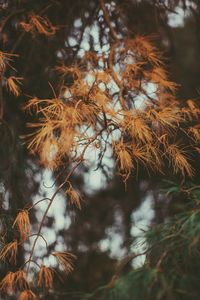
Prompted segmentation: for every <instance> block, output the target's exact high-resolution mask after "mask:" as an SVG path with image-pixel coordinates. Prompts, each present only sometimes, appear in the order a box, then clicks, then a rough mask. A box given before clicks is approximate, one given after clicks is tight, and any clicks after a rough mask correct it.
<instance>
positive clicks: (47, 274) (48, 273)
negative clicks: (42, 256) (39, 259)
mask: <svg viewBox="0 0 200 300" xmlns="http://www.w3.org/2000/svg"><path fill="white" fill-rule="evenodd" d="M53 276H54V270H53V269H51V268H48V267H45V266H44V265H42V266H41V268H40V271H39V273H38V281H37V284H38V286H39V287H41V288H42V287H45V288H47V289H50V288H52V287H53Z"/></svg>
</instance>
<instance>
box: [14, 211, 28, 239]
mask: <svg viewBox="0 0 200 300" xmlns="http://www.w3.org/2000/svg"><path fill="white" fill-rule="evenodd" d="M13 227H17V229H18V231H19V233H20V237H21V240H22V241H25V240H26V239H27V237H28V235H29V232H30V220H29V214H28V211H27V210H22V211H20V212H19V213H18V215H17V217H16V219H15V221H14V223H13Z"/></svg>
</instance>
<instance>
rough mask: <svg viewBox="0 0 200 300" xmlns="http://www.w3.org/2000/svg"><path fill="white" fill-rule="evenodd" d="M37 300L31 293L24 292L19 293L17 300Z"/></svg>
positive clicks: (28, 291) (29, 291)
mask: <svg viewBox="0 0 200 300" xmlns="http://www.w3.org/2000/svg"><path fill="white" fill-rule="evenodd" d="M38 299H39V298H38V297H37V296H36V295H35V294H34V293H33V292H32V291H31V290H25V291H23V292H21V293H20V295H19V297H18V300H38Z"/></svg>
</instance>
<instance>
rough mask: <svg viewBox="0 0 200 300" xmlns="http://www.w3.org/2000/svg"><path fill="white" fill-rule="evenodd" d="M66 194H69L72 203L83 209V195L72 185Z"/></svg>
mask: <svg viewBox="0 0 200 300" xmlns="http://www.w3.org/2000/svg"><path fill="white" fill-rule="evenodd" d="M66 194H67V195H68V196H69V199H70V202H71V204H74V205H75V206H76V207H77V208H79V209H81V197H80V195H79V193H78V192H77V191H76V190H74V189H73V188H72V186H70V187H69V188H68V189H67V190H66Z"/></svg>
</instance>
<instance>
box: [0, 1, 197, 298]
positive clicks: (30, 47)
mask: <svg viewBox="0 0 200 300" xmlns="http://www.w3.org/2000/svg"><path fill="white" fill-rule="evenodd" d="M48 2H49V1H45V3H40V2H39V1H38V2H35V4H34V3H32V2H29V3H28V2H26V1H24V3H22V2H21V3H17V2H16V3H15V5H14V7H11V6H10V4H9V3H8V2H7V1H5V2H4V4H3V6H2V11H6V17H5V18H4V19H2V20H3V21H2V32H3V35H2V43H3V51H2V52H1V74H2V86H3V95H8V93H11V94H13V96H11V95H9V97H8V96H7V97H8V99H9V100H8V103H7V102H5V101H4V104H3V105H2V106H1V107H2V108H4V111H5V112H6V109H7V110H8V108H10V107H11V103H13V102H14V103H16V99H15V97H16V96H20V99H21V103H24V104H23V107H24V109H25V111H27V114H26V120H24V122H22V124H21V127H22V131H21V132H23V134H24V126H25V124H24V123H28V134H27V135H26V137H28V144H27V148H28V150H29V151H31V153H32V154H34V156H29V155H30V154H28V153H26V155H27V156H28V157H31V161H32V162H31V164H32V165H31V166H30V168H31V169H32V171H34V172H35V170H36V172H37V171H38V167H39V168H40V167H41V166H42V167H45V168H50V169H52V170H53V172H54V175H55V179H56V181H55V184H56V188H55V190H54V191H53V192H52V195H51V196H50V197H46V196H45V197H44V198H42V199H40V200H39V201H38V202H37V203H34V204H32V203H31V202H28V203H26V206H25V207H24V205H23V203H21V202H18V200H16V201H14V198H13V194H12V187H10V186H9V185H8V186H7V187H6V188H7V189H8V191H9V203H11V202H12V201H14V202H16V203H17V207H16V209H15V210H14V211H13V205H11V210H12V214H10V216H11V220H9V223H10V224H12V228H13V229H14V230H13V229H12V228H11V230H9V231H7V223H5V218H3V214H2V220H3V221H2V232H3V240H2V244H3V245H2V249H1V253H0V257H1V259H2V260H6V259H8V260H9V262H10V263H11V265H13V264H14V263H15V262H17V266H16V268H14V270H12V272H10V273H7V275H5V276H4V277H3V279H2V282H1V290H2V291H3V292H4V293H5V294H7V295H8V294H10V293H11V294H12V293H13V292H17V293H19V299H34V298H35V297H36V296H35V293H36V289H37V288H38V287H39V288H41V287H42V285H45V286H46V289H48V288H50V290H51V289H52V287H53V281H54V280H56V279H54V277H56V276H55V275H56V272H57V271H55V270H54V269H53V268H52V267H49V266H45V265H43V264H40V259H39V263H38V258H37V253H36V256H35V247H36V245H37V242H38V240H39V239H40V238H41V239H43V240H44V242H45V243H46V240H45V238H44V237H43V235H42V230H43V227H44V226H45V224H46V220H48V218H47V217H48V212H49V209H50V208H51V205H52V203H53V202H54V201H56V197H57V195H58V193H65V195H66V197H67V198H68V201H69V203H70V204H71V205H72V206H73V205H74V206H75V207H77V208H78V209H79V208H80V207H81V195H80V190H81V188H82V186H83V184H82V180H81V179H80V176H79V173H80V172H82V173H84V171H85V170H87V169H88V166H87V164H85V162H86V161H90V160H89V155H90V154H88V153H89V151H96V153H97V155H98V156H97V157H98V159H96V161H95V167H96V168H97V169H101V170H102V172H103V173H104V174H105V175H106V176H108V171H109V165H106V164H105V160H104V158H105V157H106V155H112V162H113V164H115V162H116V166H115V167H114V168H111V169H112V173H111V175H110V176H113V175H114V171H113V170H115V171H116V172H118V173H119V175H120V176H121V177H122V180H123V181H124V183H125V185H127V186H128V183H129V182H131V181H130V178H132V176H134V177H135V178H137V179H139V180H141V179H144V178H145V179H146V178H148V175H149V174H150V175H151V176H152V177H153V178H154V181H155V182H156V180H157V183H158V182H159V181H158V176H159V177H160V176H161V177H167V178H169V179H173V178H174V177H173V176H172V172H173V173H174V174H177V175H176V176H178V178H179V179H180V180H182V181H185V180H188V178H190V177H192V176H194V172H195V164H194V158H195V159H199V158H198V154H199V152H198V147H199V144H198V143H199V128H198V119H199V107H198V105H197V104H196V103H195V101H192V100H188V101H187V102H186V103H185V104H182V103H181V104H180V102H178V101H177V99H176V92H177V88H178V86H177V85H176V84H175V83H174V82H173V81H171V80H169V76H168V73H167V71H166V69H165V67H164V59H163V57H162V54H161V51H160V50H158V46H156V45H155V43H156V42H155V41H153V38H152V37H149V36H144V35H141V34H140V32H139V31H140V30H138V32H137V34H136V33H134V35H133V34H132V33H131V31H130V28H131V26H130V19H129V18H130V16H129V8H130V11H131V9H132V4H131V2H129V1H126V2H125V3H124V5H122V6H120V5H118V3H115V2H111V3H107V5H106V4H105V3H104V1H100V2H93V1H91V2H90V4H89V5H88V2H84V1H83V2H79V1H77V3H76V4H73V5H72V3H71V2H70V1H69V2H68V1H60V2H50V3H48ZM178 2H179V1H178ZM178 2H176V1H172V2H170V3H169V6H166V5H165V4H158V3H157V2H154V1H153V2H152V3H150V6H149V7H150V8H151V9H152V8H153V7H154V8H156V9H158V10H160V12H162V16H163V9H164V14H165V16H167V15H168V13H169V10H171V9H172V10H173V9H175V8H176V7H177V6H178V5H180V4H179V3H178ZM182 4H184V1H183V2H182ZM190 4H192V5H196V4H195V2H193V1H191V3H190ZM134 5H136V3H134V4H133V6H134ZM141 5H144V6H148V4H147V2H145V1H144V2H143V3H142V4H141ZM69 7H71V9H72V11H73V13H71V12H68V13H66V11H65V10H64V8H69ZM119 8H120V9H119ZM127 8H128V9H127ZM66 14H68V16H69V19H70V20H72V19H73V20H75V21H76V22H77V23H75V25H74V27H73V26H71V28H70V26H68V27H66V26H65V25H64V24H66V23H65V22H66V19H67V17H66V16H67V15H66ZM78 16H79V17H80V19H78ZM68 22H69V20H67V24H68ZM113 22H115V23H114V24H113ZM125 23H126V25H125ZM70 24H72V22H71V23H70ZM91 24H94V26H95V25H96V26H97V28H98V31H99V34H98V43H99V44H100V46H101V48H98V50H96V49H97V47H95V41H94V40H92V38H91V36H90V40H88V39H87V38H85V39H86V40H87V43H88V45H89V46H90V51H86V50H85V49H84V46H83V45H82V44H81V42H84V39H83V36H84V34H85V32H86V31H87V30H86V29H87V28H88V26H89V25H91ZM97 24H98V25H97ZM107 29H108V31H107ZM13 37H15V38H13ZM74 37H75V41H76V43H75V41H74ZM13 40H14V41H15V43H14V44H13ZM73 43H74V44H73ZM66 44H67V46H66ZM36 46H37V47H38V48H37V51H36V50H35V48H36ZM47 46H48V50H49V51H48V55H47V53H46V49H47ZM85 47H86V48H87V46H85ZM14 52H15V53H16V54H13V53H14ZM16 55H19V58H18V57H17V56H16ZM30 61H33V62H34V64H30ZM16 70H18V72H19V74H20V75H19V76H18V73H16V72H17V71H16ZM38 70H43V72H41V73H39V75H38V76H36V72H37V71H38ZM22 78H23V87H20V85H21V83H22ZM6 88H7V90H6ZM22 88H23V91H22V92H21V89H22ZM27 94H28V95H31V97H28V98H29V100H28V101H27ZM2 99H3V98H2ZM9 101H10V102H9ZM15 107H16V112H14V115H15V113H17V114H19V107H18V106H17V105H16V104H15ZM1 111H2V131H3V134H4V136H5V141H6V142H7V144H8V147H11V145H12V138H10V136H12V135H13V134H12V130H10V123H11V124H12V122H10V123H9V115H8V116H7V115H6V113H4V111H3V109H2V110H1ZM22 114H23V112H22V111H20V115H22ZM23 116H24V114H23ZM27 121H28V122H27ZM8 124H9V125H8ZM3 149H4V150H2V151H4V152H3V154H4V155H2V159H3V160H4V157H5V155H6V154H7V152H8V151H7V149H6V151H5V148H3ZM91 149H92V150H91ZM11 150H12V151H11V155H13V153H14V151H13V148H12V149H11ZM23 151H24V150H23ZM35 154H36V155H35ZM35 157H36V158H37V159H35ZM25 161H27V160H25ZM6 162H9V163H10V159H7V160H6ZM33 163H34V165H33ZM38 163H39V164H38ZM36 165H37V168H35V166H36ZM16 169H17V170H18V169H19V167H18V166H17V168H16ZM166 169H167V171H166ZM23 174H25V176H26V178H27V177H28V176H27V173H26V169H24V168H23ZM160 174H162V175H160ZM23 176H24V175H23ZM5 177H6V175H5V172H4V173H3V179H2V182H3V183H4V181H5V179H4V178H5ZM196 178H197V175H196ZM20 180H22V182H23V184H25V183H26V181H25V178H24V177H21V176H20ZM36 187H37V186H36ZM34 191H35V185H33V187H32V188H31V189H30V191H29V196H30V194H33V193H34ZM44 201H47V202H48V204H47V208H46V210H45V212H44V216H43V217H42V218H41V220H40V222H39V225H38V229H37V231H36V234H34V236H33V239H34V240H33V244H32V247H31V249H30V250H29V253H28V254H27V255H28V256H26V258H25V261H24V265H23V262H21V261H20V260H19V259H18V258H17V255H18V253H19V252H18V251H17V250H18V249H17V248H18V247H19V248H21V245H23V244H24V242H25V241H27V239H30V234H31V233H30V219H29V216H31V218H32V219H33V220H31V222H32V223H34V213H32V212H34V209H35V208H36V206H37V205H38V204H41V203H42V202H44ZM177 202H178V201H177ZM19 208H20V209H21V210H20V212H19V213H18V214H16V210H17V209H19ZM4 210H5V211H7V209H4ZM124 212H125V215H128V216H130V214H131V212H132V207H131V208H130V207H129V206H127V211H126V209H124ZM173 214H174V212H173V213H172V215H173ZM13 216H15V217H14V220H13V221H12V218H13ZM166 216H169V214H168V212H166V214H165V216H164V217H166ZM109 222H110V221H109ZM5 224H6V226H5ZM129 225H130V221H129V222H128V226H127V228H128V227H129ZM10 227H11V226H10ZM163 230H164V229H163ZM129 232H130V228H128V234H129ZM61 234H62V233H61ZM72 238H73V237H72ZM149 244H150V245H151V242H150V243H149ZM158 244H159V243H158ZM55 247H56V243H55V244H54V245H52V246H51V247H48V248H47V254H46V255H47V256H50V255H51V257H54V258H55V259H56V260H57V261H58V263H60V265H61V272H62V273H65V274H68V273H70V272H71V270H72V268H73V267H72V262H73V260H74V258H75V256H74V254H72V253H71V252H69V251H59V252H58V251H54V252H53V250H54V248H55ZM22 248H23V247H22ZM128 248H129V247H128ZM157 248H158V251H161V249H160V247H157ZM152 253H153V250H152ZM19 256H20V255H19ZM152 260H153V254H152ZM21 265H22V266H23V268H24V270H25V271H26V272H24V271H22V270H21V269H20V270H19V267H20V266H21ZM12 268H13V266H12ZM27 274H28V275H30V277H31V276H32V275H33V274H36V277H37V280H36V283H35V281H30V282H28V281H27V278H26V277H27ZM134 274H135V273H134ZM45 292H46V290H45V291H43V290H42V289H41V290H40V291H39V294H40V296H42V295H45ZM5 297H6V296H5ZM47 297H53V296H50V295H47ZM141 297H142V296H141ZM161 297H162V296H161Z"/></svg>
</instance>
